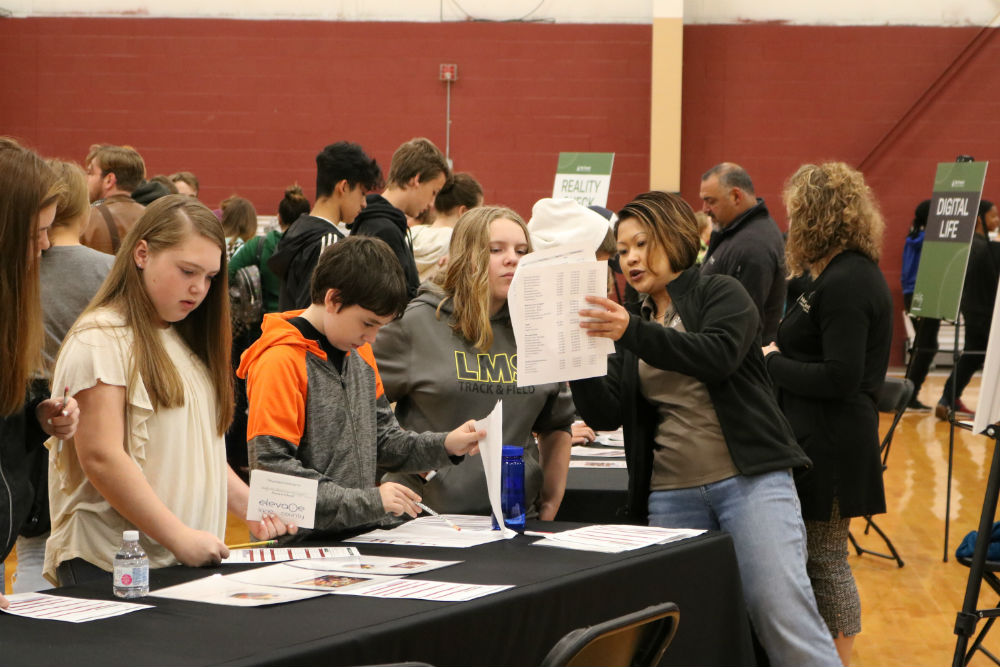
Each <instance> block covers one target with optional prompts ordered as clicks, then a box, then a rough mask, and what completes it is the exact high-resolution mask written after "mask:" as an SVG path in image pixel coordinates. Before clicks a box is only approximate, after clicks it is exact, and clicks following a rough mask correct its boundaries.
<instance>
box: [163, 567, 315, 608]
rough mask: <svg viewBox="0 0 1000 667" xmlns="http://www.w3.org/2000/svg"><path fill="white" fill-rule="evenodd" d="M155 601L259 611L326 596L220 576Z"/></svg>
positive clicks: (175, 589) (171, 591) (197, 581)
mask: <svg viewBox="0 0 1000 667" xmlns="http://www.w3.org/2000/svg"><path fill="white" fill-rule="evenodd" d="M150 595H151V596H153V597H157V598H169V599H171V600H188V601H190V602H207V603H209V604H221V605H227V606H230V607H260V606H263V605H269V604H281V603H283V602H295V601H296V600H308V599H309V598H315V597H319V596H320V595H326V593H320V592H316V591H303V590H297V589H294V588H278V587H276V586H259V585H257V584H248V583H244V582H242V581H236V580H235V579H230V578H229V577H224V576H222V575H221V574H213V575H211V576H209V577H203V578H201V579H195V580H194V581H188V582H186V583H183V584H177V585H176V586H169V587H167V588H161V589H159V590H156V591H153V592H151V593H150Z"/></svg>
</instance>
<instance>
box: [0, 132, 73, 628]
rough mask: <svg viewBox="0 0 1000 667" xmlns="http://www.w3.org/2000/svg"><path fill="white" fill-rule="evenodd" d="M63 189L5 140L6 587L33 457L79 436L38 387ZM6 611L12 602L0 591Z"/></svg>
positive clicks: (65, 405)
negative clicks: (49, 255) (45, 263)
mask: <svg viewBox="0 0 1000 667" xmlns="http://www.w3.org/2000/svg"><path fill="white" fill-rule="evenodd" d="M60 192H61V186H60V184H59V182H58V179H57V177H56V174H55V173H54V172H53V171H52V170H51V169H50V168H49V167H48V166H47V165H46V164H45V163H44V162H43V161H42V159H41V158H40V157H39V156H38V155H36V154H35V153H34V152H32V151H30V150H28V149H26V148H23V147H22V146H20V145H18V144H17V143H16V142H14V141H13V140H11V139H6V138H0V238H2V239H3V241H4V258H3V261H0V303H2V304H3V308H4V314H3V317H2V318H0V365H2V367H3V369H4V370H3V373H0V535H6V537H4V538H2V540H0V581H3V570H4V568H3V561H4V559H5V558H7V554H8V553H10V550H11V549H12V548H13V546H14V541H15V540H16V539H17V536H18V533H19V532H20V531H21V529H22V527H23V526H24V525H25V522H26V521H27V520H28V519H29V517H30V515H31V513H32V509H33V507H32V506H33V505H34V499H35V492H34V489H32V475H31V468H30V455H31V454H33V453H34V452H37V451H39V450H41V447H42V441H43V440H44V439H45V437H46V434H47V435H51V436H54V437H60V438H68V437H71V436H72V435H73V433H74V431H75V430H76V427H77V424H78V421H79V417H80V411H79V409H78V408H77V405H76V401H74V400H73V399H72V398H67V397H65V396H63V395H62V394H63V392H62V391H59V392H57V395H56V397H53V398H49V397H48V391H42V389H41V388H40V387H39V386H38V383H36V382H32V377H33V376H35V375H37V373H38V372H39V370H40V367H41V362H42V347H43V342H44V336H43V331H42V304H41V300H40V299H39V258H40V256H41V254H42V251H43V250H45V249H46V248H48V247H49V227H50V226H51V225H52V221H53V219H54V218H55V215H56V202H57V200H58V197H59V194H60ZM0 607H4V608H6V607H7V601H6V600H5V599H4V597H3V590H2V589H0Z"/></svg>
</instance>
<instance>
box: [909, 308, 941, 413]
mask: <svg viewBox="0 0 1000 667" xmlns="http://www.w3.org/2000/svg"><path fill="white" fill-rule="evenodd" d="M912 301H913V294H904V295H903V305H904V306H905V307H906V310H907V312H908V311H909V310H910V303H911V302H912ZM910 321H912V322H913V329H914V332H915V334H914V338H913V349H912V356H911V358H910V363H909V365H907V367H906V377H907V379H908V380H910V382H912V383H913V398H914V399H916V397H917V396H918V395H919V394H920V387H921V386H923V384H924V380H925V379H927V371H929V370H930V368H931V364H932V363H933V362H934V356H935V355H936V354H937V351H938V331H939V330H940V329H941V320H935V319H932V318H930V317H910Z"/></svg>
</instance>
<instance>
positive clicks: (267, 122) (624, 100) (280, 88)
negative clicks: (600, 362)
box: [0, 18, 1000, 363]
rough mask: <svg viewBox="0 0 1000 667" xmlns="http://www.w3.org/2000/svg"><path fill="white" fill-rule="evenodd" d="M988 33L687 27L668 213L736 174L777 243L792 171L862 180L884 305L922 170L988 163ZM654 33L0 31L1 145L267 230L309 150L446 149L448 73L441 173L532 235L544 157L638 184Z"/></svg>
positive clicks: (926, 174)
mask: <svg viewBox="0 0 1000 667" xmlns="http://www.w3.org/2000/svg"><path fill="white" fill-rule="evenodd" d="M997 34H998V30H996V29H993V30H988V31H980V30H979V29H977V28H909V27H852V28H833V27H805V26H786V25H780V24H746V25H733V26H718V25H711V26H687V27H685V30H684V75H683V96H682V105H683V129H682V146H681V148H682V159H681V178H682V181H681V194H682V195H683V196H684V197H685V198H686V199H687V200H688V201H689V202H691V203H692V204H693V205H695V206H696V207H697V206H698V184H699V176H700V174H701V173H702V172H703V171H704V170H705V169H707V168H708V167H710V166H712V165H713V164H715V163H717V162H720V161H722V160H731V161H735V162H739V163H741V164H742V165H743V166H745V167H746V168H747V170H748V171H749V172H750V174H751V176H752V177H753V178H754V181H755V183H756V184H757V189H758V194H759V195H761V196H763V197H764V198H765V199H766V200H767V202H768V204H769V206H770V208H771V211H772V213H773V214H774V215H775V217H776V218H777V219H778V220H779V224H780V225H782V226H784V225H785V222H784V213H783V211H782V207H781V202H780V192H781V186H782V183H783V182H784V180H785V179H786V178H787V177H788V176H789V175H790V174H791V173H792V172H793V171H794V170H795V169H796V167H798V166H799V165H800V164H801V163H803V162H807V161H818V160H826V159H837V160H844V161H847V162H849V163H851V164H854V165H859V164H860V165H862V168H863V170H864V172H865V174H866V177H867V178H868V181H869V183H870V184H871V186H872V187H873V188H874V190H875V192H876V194H877V195H878V197H879V199H880V201H881V203H882V206H883V211H884V213H885V216H886V220H887V230H886V241H885V251H884V256H883V260H882V263H881V264H882V268H883V271H884V272H885V274H886V278H887V280H888V282H889V285H890V287H891V288H892V290H893V293H894V296H895V298H896V300H897V304H900V303H901V298H900V288H899V266H900V257H901V246H902V239H903V236H904V235H905V232H906V229H907V228H908V226H909V223H910V219H911V217H912V211H913V208H914V206H915V205H916V203H917V202H918V201H919V200H920V199H923V198H925V197H927V196H929V195H930V190H931V187H932V185H933V175H934V169H935V165H936V163H937V162H942V161H951V160H953V159H954V157H955V156H956V155H957V154H959V153H967V154H971V155H974V156H975V157H976V158H977V159H979V160H997V159H1000V104H998V99H997V96H998V94H1000V67H997V66H996V63H1000V38H998V37H997ZM651 35H652V32H651V28H650V26H635V25H544V24H508V23H445V24H433V23H428V24H424V23H341V22H319V21H315V22H310V21H230V20H170V19H106V18H100V19H93V18H46V19H0V63H3V66H2V68H0V70H2V71H0V91H2V92H0V133H4V134H10V135H14V136H17V137H19V138H21V139H22V140H24V141H25V142H26V143H27V144H29V145H31V146H33V147H34V148H36V149H37V150H39V151H40V152H41V153H43V154H46V155H54V156H60V157H64V158H74V159H77V160H82V159H83V156H84V155H85V153H86V150H87V147H88V146H89V145H90V144H91V143H95V142H111V143H127V144H131V145H133V146H135V147H136V148H137V149H138V150H139V151H140V152H141V153H142V155H143V156H144V158H145V159H146V162H147V167H148V171H149V173H150V174H156V173H170V172H173V171H177V170H181V169H188V170H191V171H194V172H195V173H196V174H198V176H199V178H200V179H201V180H202V183H203V190H202V195H203V196H202V199H203V200H204V201H205V202H206V203H209V204H211V205H213V206H214V205H217V204H218V202H219V201H220V200H221V199H222V198H224V197H226V196H228V195H230V194H232V193H234V192H236V193H239V194H241V195H243V196H246V197H248V198H250V199H251V200H252V201H253V202H254V203H255V204H256V205H257V207H258V209H259V210H260V212H262V213H273V212H274V211H275V209H276V206H277V202H278V200H279V199H280V197H281V193H282V191H283V189H284V187H285V186H286V185H287V184H290V183H292V182H295V181H298V182H299V183H301V184H302V185H303V186H304V187H305V189H306V191H307V193H308V194H309V195H310V196H311V195H312V194H313V192H312V191H313V182H314V178H315V175H314V162H313V158H314V156H315V154H316V152H317V151H318V150H319V148H321V147H322V146H323V145H324V144H326V143H329V142H332V141H336V140H340V139H350V140H353V141H357V142H359V143H361V144H362V145H363V146H365V147H366V148H367V149H368V150H369V152H370V153H371V154H372V155H373V156H375V157H376V158H377V159H378V160H379V162H380V164H382V165H383V167H384V168H386V169H387V168H388V164H389V158H390V156H391V155H392V151H393V150H394V149H395V147H396V146H398V145H399V144H400V143H401V142H403V141H405V140H406V139H409V138H410V137H413V136H427V137H428V138H430V139H431V140H433V141H434V142H436V143H437V144H438V145H439V146H440V147H441V148H442V149H443V148H444V139H445V132H444V128H445V84H443V83H440V82H439V81H438V80H437V71H438V64H439V63H446V62H448V63H451V62H453V63H457V64H458V66H459V82H458V83H457V84H455V86H454V88H453V94H452V122H453V125H452V151H451V153H452V157H453V159H454V160H455V166H456V168H457V169H459V170H463V171H471V172H472V173H473V174H474V175H475V176H476V177H477V178H479V179H480V181H481V182H482V183H483V185H484V187H485V191H486V197H487V200H488V201H491V202H498V203H505V204H508V205H511V206H513V207H514V208H515V209H517V210H518V211H520V212H521V213H522V214H523V215H525V216H526V217H527V216H528V215H530V207H531V204H532V203H533V202H534V201H535V200H536V199H537V198H539V197H543V196H546V195H548V194H549V193H550V192H551V188H552V181H553V173H554V170H555V164H556V157H557V154H558V153H559V152H560V151H613V152H615V153H616V154H617V157H616V160H615V172H614V176H613V178H612V188H611V197H610V201H609V205H610V206H611V207H618V206H621V205H622V204H624V203H626V202H627V200H628V199H629V198H630V197H631V195H633V194H635V193H637V192H640V191H643V190H644V189H646V187H647V185H648V173H649V169H648V160H649V149H648V136H649V118H650V117H649V96H650V83H649V77H650V71H651V68H650V62H649V61H650V56H651ZM970 44H972V45H973V48H972V49H970V50H968V51H964V52H963V50H964V49H966V47H968V46H969V45H970ZM956 62H958V63H959V64H960V65H961V67H958V68H954V69H949V68H952V66H953V65H954V64H955V63H956ZM928 91H929V95H927V96H926V97H925V98H924V99H923V100H922V101H921V99H922V96H924V95H925V93H928ZM918 102H920V103H919V104H916V103H918ZM901 121H902V122H901ZM886 137H887V139H886ZM997 169H1000V165H998V166H995V167H994V169H993V172H994V173H993V174H988V175H987V187H986V196H987V197H989V198H992V199H998V198H1000V186H998V185H997V183H998V182H1000V180H998V179H1000V176H997V174H996V170H997ZM900 307H901V306H900ZM898 322H899V320H898V317H897V318H894V323H896V324H898ZM898 328H899V327H897V329H898ZM900 335H901V334H900V333H899V332H898V331H897V339H898V338H899V337H900ZM901 351H902V348H901V346H900V345H897V347H896V354H895V356H894V363H899V362H900V361H901V358H902V355H901Z"/></svg>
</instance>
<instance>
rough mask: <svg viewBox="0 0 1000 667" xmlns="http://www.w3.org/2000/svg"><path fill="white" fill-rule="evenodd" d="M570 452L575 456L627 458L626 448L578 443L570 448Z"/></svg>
mask: <svg viewBox="0 0 1000 667" xmlns="http://www.w3.org/2000/svg"><path fill="white" fill-rule="evenodd" d="M570 454H572V455H573V456H599V457H602V458H612V459H623V458H625V450H624V449H618V448H617V447H616V448H614V449H609V448H606V447H586V446H584V445H577V446H576V447H573V448H572V449H571V450H570Z"/></svg>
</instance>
